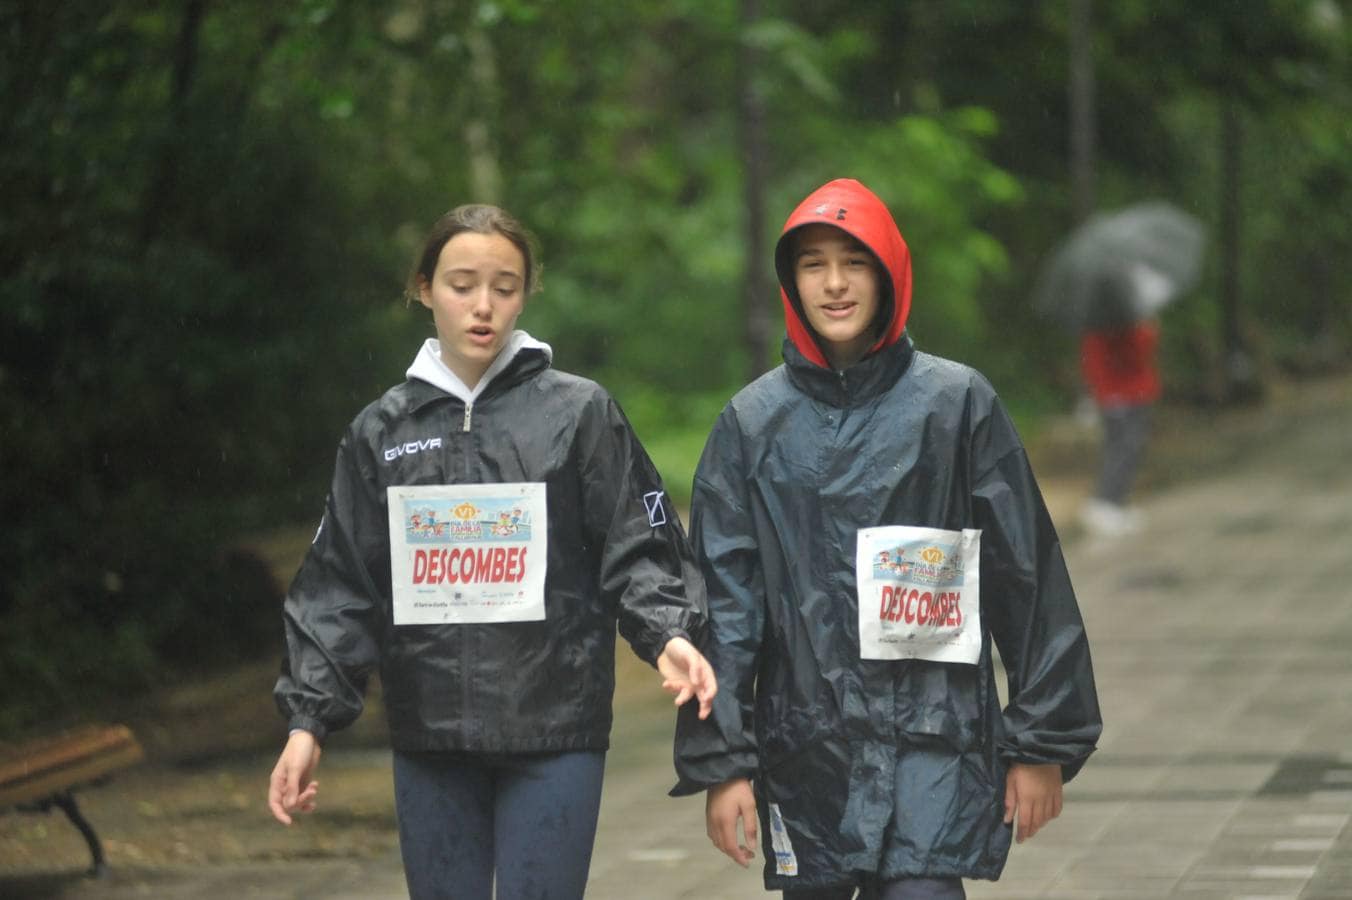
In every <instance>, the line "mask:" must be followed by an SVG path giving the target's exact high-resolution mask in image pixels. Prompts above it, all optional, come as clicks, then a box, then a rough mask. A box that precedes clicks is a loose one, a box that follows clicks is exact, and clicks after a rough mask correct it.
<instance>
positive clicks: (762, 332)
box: [736, 0, 773, 381]
mask: <svg viewBox="0 0 1352 900" xmlns="http://www.w3.org/2000/svg"><path fill="white" fill-rule="evenodd" d="M758 6H759V4H758V0H741V2H740V4H739V17H740V26H741V28H740V33H741V35H742V38H741V40H740V41H739V42H738V45H737V67H736V78H737V86H736V92H737V143H738V151H739V154H740V156H741V160H742V203H743V205H744V207H745V210H746V220H745V226H746V260H745V264H744V268H743V273H742V303H743V332H742V333H743V345H744V346H745V348H746V361H747V362H746V364H747V380H748V381H749V380H751V379H754V378H756V377H758V376H759V375H760V374H761V373H763V372H765V371H766V369H768V368H769V353H768V351H769V343H770V314H769V305H770V297H771V293H772V291H773V288H772V286H771V284H770V282H769V279H767V278H766V277H765V274H764V273H765V267H766V264H767V262H768V251H767V250H766V247H765V105H764V103H763V102H762V101H761V96H760V92H759V91H758V90H757V89H756V73H757V72H758V70H759V62H760V60H759V57H760V53H759V51H758V50H757V49H756V48H755V47H754V46H753V45H752V43H751V42H750V41H749V40H748V39H747V32H748V31H749V30H750V29H751V28H752V27H753V26H754V25H755V24H756V22H757V20H758V19H759V18H760V10H759V8H758Z"/></svg>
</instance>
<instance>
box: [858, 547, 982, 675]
mask: <svg viewBox="0 0 1352 900" xmlns="http://www.w3.org/2000/svg"><path fill="white" fill-rule="evenodd" d="M855 553H856V556H855V575H856V580H857V582H858V586H859V655H860V657H862V658H863V659H927V660H931V661H933V662H956V663H971V664H975V663H976V662H977V661H978V660H979V659H980V657H981V595H980V579H979V575H980V561H981V531H980V530H979V529H974V528H966V529H963V530H962V531H946V530H944V529H941V528H920V527H917V526H912V525H883V526H880V527H877V528H861V529H860V530H859V543H858V547H857V549H856V551H855Z"/></svg>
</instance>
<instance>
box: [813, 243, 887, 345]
mask: <svg viewBox="0 0 1352 900" xmlns="http://www.w3.org/2000/svg"><path fill="white" fill-rule="evenodd" d="M793 273H794V280H795V283H796V284H797V286H798V297H799V299H800V300H801V301H802V304H803V315H804V316H805V317H806V318H807V324H808V325H809V326H810V327H811V328H812V330H813V331H815V332H816V333H817V336H818V337H820V338H821V341H822V349H823V350H824V351H825V353H826V355H827V358H828V359H830V361H831V364H832V365H834V366H835V367H837V368H845V367H846V366H848V365H850V364H852V363H854V362H857V361H858V360H859V359H861V358H862V357H863V356H864V354H865V353H867V352H868V349H869V347H870V346H872V344H873V320H874V317H875V316H876V315H877V313H878V268H877V266H876V264H875V263H874V259H873V254H872V253H870V252H869V251H868V250H867V249H866V248H865V247H864V245H863V244H861V243H859V242H858V241H857V240H855V239H854V238H852V237H850V236H849V235H848V234H846V233H845V232H843V231H841V230H840V229H839V228H835V227H832V226H830V225H807V226H804V227H803V228H802V229H800V230H799V231H798V233H797V234H796V235H795V240H794V254H793Z"/></svg>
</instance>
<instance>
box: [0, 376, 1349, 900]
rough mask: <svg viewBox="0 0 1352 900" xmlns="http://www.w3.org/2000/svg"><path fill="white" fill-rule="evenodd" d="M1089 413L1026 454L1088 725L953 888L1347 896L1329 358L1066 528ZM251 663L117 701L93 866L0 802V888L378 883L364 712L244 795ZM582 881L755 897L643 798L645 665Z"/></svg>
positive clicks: (365, 891) (381, 785)
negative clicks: (1080, 749) (1081, 630)
mask: <svg viewBox="0 0 1352 900" xmlns="http://www.w3.org/2000/svg"><path fill="white" fill-rule="evenodd" d="M1093 456H1094V443H1093V439H1092V435H1090V434H1088V433H1084V432H1081V431H1079V430H1077V428H1076V427H1075V426H1073V425H1072V424H1070V423H1067V424H1066V425H1065V426H1063V427H1062V428H1060V429H1058V430H1055V431H1053V432H1052V433H1050V434H1049V435H1047V436H1046V438H1045V439H1044V440H1043V441H1040V442H1039V444H1038V446H1037V447H1036V448H1035V457H1036V460H1037V463H1036V464H1037V469H1038V473H1039V476H1040V478H1041V479H1042V482H1043V487H1044V491H1045V492H1046V495H1047V498H1048V503H1049V505H1050V506H1051V507H1052V511H1053V515H1054V517H1055V519H1056V521H1057V523H1058V527H1059V529H1060V530H1061V531H1062V534H1063V538H1064V540H1065V544H1066V551H1067V557H1068V559H1069V561H1070V565H1071V572H1072V576H1073V578H1074V581H1075V584H1076V588H1077V592H1078V594H1079V596H1080V600H1081V605H1082V607H1083V609H1084V613H1085V619H1086V624H1087V627H1088V629H1089V634H1090V639H1091V644H1092V646H1093V651H1094V659H1095V668H1096V674H1097V678H1098V683H1099V692H1100V697H1101V700H1102V703H1103V709H1104V716H1105V720H1106V723H1107V727H1106V730H1105V734H1104V737H1103V741H1102V743H1101V745H1100V750H1099V752H1098V753H1097V754H1096V755H1095V757H1094V758H1093V759H1092V760H1091V762H1090V764H1089V765H1088V766H1087V767H1086V768H1085V770H1084V772H1083V774H1082V775H1081V777H1080V778H1079V779H1077V780H1076V781H1075V782H1074V783H1073V784H1071V785H1070V786H1069V787H1068V789H1067V795H1066V812H1065V814H1064V815H1063V816H1062V817H1061V819H1059V820H1057V821H1056V822H1054V823H1052V824H1051V825H1050V826H1049V827H1048V828H1047V829H1046V830H1044V831H1043V832H1042V833H1041V834H1039V836H1038V837H1037V838H1036V839H1035V840H1033V841H1032V842H1030V843H1028V844H1026V845H1021V846H1018V847H1016V848H1015V849H1014V851H1013V853H1012V854H1011V857H1010V862H1009V865H1008V867H1007V868H1006V871H1005V875H1004V877H1003V878H1002V879H1001V881H1000V882H998V883H989V882H974V883H969V885H968V893H969V896H971V897H972V898H974V900H976V898H988V897H989V898H994V897H1003V898H1042V897H1046V898H1154V897H1187V898H1195V900H1212V898H1216V900H1219V898H1229V900H1239V898H1247V900H1258V898H1264V900H1277V898H1289V900H1296V898H1300V900H1317V898H1333V897H1352V824H1350V822H1352V465H1349V463H1348V461H1349V459H1352V380H1349V379H1332V380H1323V381H1318V382H1307V383H1304V384H1302V385H1300V386H1298V388H1284V389H1282V390H1281V391H1280V392H1278V393H1277V394H1276V395H1274V396H1273V397H1272V398H1271V399H1270V400H1269V402H1267V403H1266V404H1264V405H1263V406H1262V407H1261V408H1258V409H1249V410H1231V411H1220V412H1199V411H1196V410H1167V411H1165V412H1164V414H1163V415H1162V416H1161V420H1160V423H1159V430H1158V433H1157V436H1156V442H1155V444H1154V445H1153V447H1152V455H1151V460H1150V464H1149V470H1148V472H1147V473H1146V477H1145V480H1144V483H1143V485H1142V487H1143V492H1142V494H1141V497H1140V499H1141V505H1142V508H1143V510H1144V512H1145V513H1146V515H1147V516H1148V521H1149V528H1148V529H1147V531H1146V532H1144V533H1142V534H1140V535H1136V536H1133V537H1129V538H1123V539H1119V540H1116V541H1106V540H1101V539H1092V538H1089V537H1088V536H1085V535H1083V534H1081V533H1080V532H1079V529H1078V528H1077V526H1076V525H1075V522H1074V511H1075V507H1076V504H1077V503H1078V502H1079V499H1080V498H1081V497H1082V496H1083V495H1084V493H1085V491H1086V489H1087V485H1088V471H1089V469H1090V467H1091V465H1092V461H1093ZM274 672H275V663H273V662H271V661H268V662H266V663H260V664H257V665H251V666H245V667H241V668H240V669H238V670H236V671H235V672H232V673H230V674H229V675H228V676H223V677H221V678H219V679H214V680H210V681H203V682H195V683H191V684H185V685H181V686H178V687H177V688H175V689H174V690H172V691H170V692H167V693H166V694H165V695H164V696H163V697H161V698H158V699H157V701H156V704H155V705H154V706H153V707H148V708H147V711H146V714H145V717H144V718H143V719H142V720H141V721H139V722H137V723H136V724H137V730H138V734H140V735H141V736H142V738H143V740H144V741H145V742H146V744H147V746H148V748H149V749H150V750H151V760H150V761H149V762H148V763H146V764H144V765H142V766H139V767H137V768H136V769H133V770H129V771H127V772H124V773H123V774H121V775H119V776H118V777H116V778H115V779H114V780H113V781H112V782H111V783H109V784H107V785H105V786H102V787H98V788H92V789H89V790H87V791H84V792H82V793H81V795H80V802H81V804H82V807H83V808H84V810H85V812H86V813H87V815H88V817H89V818H90V820H91V821H93V822H94V824H95V825H96V826H97V827H98V829H99V831H100V834H101V835H102V836H103V839H104V843H105V847H106V849H107V853H108V859H109V862H110V864H111V871H110V873H109V875H108V876H107V877H105V878H104V879H103V880H101V881H94V880H91V879H88V878H85V877H84V876H83V875H82V874H81V872H82V870H83V868H84V867H85V866H86V865H87V862H88V860H87V853H86V851H85V848H84V845H83V842H82V841H81V840H80V838H79V837H78V835H77V834H75V832H74V830H73V829H72V828H71V827H70V826H69V824H68V823H67V822H66V821H65V819H64V817H61V816H60V814H59V813H58V814H54V815H21V814H17V813H14V812H7V813H3V814H0V897H3V898H26V897H47V898H103V897H107V898H130V897H165V898H180V897H184V898H187V897H195V898H212V900H215V898H221V900H224V898H230V900H236V898H246V897H260V898H261V897H268V898H320V897H324V898H359V897H360V898H385V897H403V896H405V893H404V891H403V884H402V876H401V874H400V870H399V863H398V853H397V847H396V841H395V834H394V818H393V809H392V802H391V797H390V783H389V757H388V753H386V752H385V751H384V750H382V749H381V743H380V740H381V734H380V729H379V726H378V721H379V719H378V716H368V717H367V718H366V719H365V720H364V722H363V724H362V725H360V726H359V728H358V729H357V730H356V731H354V732H353V733H351V734H346V735H342V736H338V737H336V738H335V739H334V740H333V741H332V742H331V745H330V747H329V749H328V752H327V753H326V755H325V758H324V762H323V766H322V773H321V782H322V784H323V788H322V793H323V808H322V809H321V810H320V812H319V813H317V814H316V815H314V816H313V817H310V818H308V819H306V820H304V821H303V823H302V824H301V825H299V826H298V827H296V828H293V829H284V828H282V827H280V826H277V825H275V824H274V823H272V821H271V820H270V818H269V817H268V815H267V813H266V810H265V809H264V806H263V802H262V796H263V790H264V785H265V780H266V776H267V773H268V771H269V769H270V768H271V765H272V762H273V757H274V750H275V748H276V747H277V746H279V743H280V740H281V736H280V727H279V725H278V723H277V721H276V719H275V714H274V713H273V711H272V708H271V703H270V700H269V698H268V691H269V688H270V685H271V682H272V678H273V674H274ZM619 676H620V683H621V687H620V691H619V697H618V699H617V725H616V732H615V741H614V742H615V749H614V750H613V751H612V752H611V754H610V757H609V760H608V772H607V781H606V787H605V796H604V800H603V810H602V820H601V826H600V831H599V834H598V838H597V847H596V856H595V861H594V864H593V868H592V878H591V883H590V886H589V890H588V897H589V898H596V900H607V898H653V900H663V898H700V900H717V898H733V897H739V898H740V897H758V896H766V895H765V893H764V892H763V890H762V888H761V886H760V879H759V874H758V872H755V871H752V872H744V871H742V870H740V869H738V868H737V867H736V866H734V865H733V864H732V863H730V862H728V861H727V860H726V859H724V858H722V857H720V856H718V855H717V854H716V853H715V852H714V851H713V850H712V849H711V848H710V846H709V844H708V841H707V838H705V837H704V826H703V814H702V812H703V811H702V801H700V800H698V799H687V800H679V801H678V800H671V799H668V798H667V797H666V796H665V792H666V789H667V788H668V787H669V786H670V783H671V781H672V774H671V763H670V733H671V721H670V715H669V710H668V707H667V705H666V701H665V699H664V697H663V696H662V695H661V694H660V692H659V691H658V688H657V679H656V677H655V676H654V675H653V674H652V673H651V671H650V670H646V669H645V668H644V667H642V666H641V665H639V664H637V663H636V662H633V661H632V660H631V658H626V659H625V660H624V661H623V662H622V663H621V667H620V672H619Z"/></svg>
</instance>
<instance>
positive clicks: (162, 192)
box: [140, 0, 207, 246]
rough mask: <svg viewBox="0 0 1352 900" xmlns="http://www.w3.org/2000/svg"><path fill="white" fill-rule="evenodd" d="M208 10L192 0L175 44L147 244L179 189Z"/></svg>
mask: <svg viewBox="0 0 1352 900" xmlns="http://www.w3.org/2000/svg"><path fill="white" fill-rule="evenodd" d="M206 14H207V0H188V3H187V4H186V6H185V7H184V9H183V21H182V22H181V23H180V24H179V29H178V40H177V41H176V43H175V45H174V71H173V77H172V80H171V82H170V94H169V120H168V123H167V124H166V127H165V132H164V136H163V138H162V139H161V141H160V150H159V157H158V159H157V160H156V163H155V169H154V171H153V172H151V173H150V182H149V186H148V187H147V189H146V194H145V199H144V201H143V203H142V205H141V234H140V237H141V244H142V245H143V246H144V245H146V244H149V243H150V242H151V241H153V240H154V239H155V237H156V236H157V235H158V234H159V232H160V225H161V223H162V221H163V219H164V214H165V210H166V209H167V208H168V206H169V204H170V202H171V201H172V200H173V198H174V194H175V193H176V192H177V191H178V167H179V150H180V141H181V140H182V135H183V133H184V131H185V128H184V123H185V120H186V118H187V106H188V94H189V93H190V92H191V91H192V82H193V77H194V76H195V75H196V74H197V49H198V37H199V36H200V34H201V32H202V21H203V20H204V19H205V18H206Z"/></svg>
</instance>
